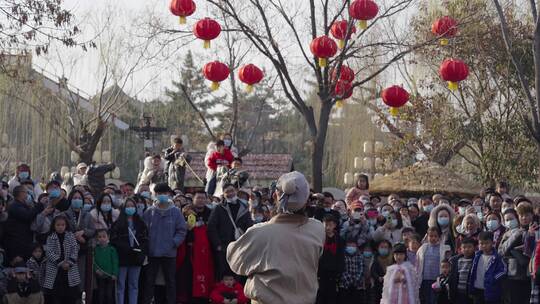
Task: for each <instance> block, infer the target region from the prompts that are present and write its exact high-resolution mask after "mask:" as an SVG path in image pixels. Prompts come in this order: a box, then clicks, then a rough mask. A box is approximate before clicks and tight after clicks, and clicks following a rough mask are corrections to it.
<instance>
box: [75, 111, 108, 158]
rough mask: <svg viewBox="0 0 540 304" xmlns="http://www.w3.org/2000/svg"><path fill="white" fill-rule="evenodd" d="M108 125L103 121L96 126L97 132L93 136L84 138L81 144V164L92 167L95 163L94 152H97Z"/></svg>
mask: <svg viewBox="0 0 540 304" xmlns="http://www.w3.org/2000/svg"><path fill="white" fill-rule="evenodd" d="M106 128H107V124H106V123H105V122H102V121H101V120H100V121H99V122H98V125H97V126H96V130H94V132H93V133H92V135H89V136H84V137H82V138H81V139H80V142H79V150H80V151H79V153H78V154H79V159H80V161H81V162H83V163H85V164H87V165H90V164H91V163H92V162H93V157H94V152H96V148H97V145H98V143H99V141H100V140H101V137H103V134H104V133H105V129H106Z"/></svg>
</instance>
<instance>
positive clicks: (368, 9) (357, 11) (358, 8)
mask: <svg viewBox="0 0 540 304" xmlns="http://www.w3.org/2000/svg"><path fill="white" fill-rule="evenodd" d="M378 13H379V6H377V3H375V2H374V1H372V0H355V1H354V2H353V3H351V6H350V8H349V15H350V16H351V18H353V19H356V20H359V22H358V27H359V28H360V29H362V30H365V29H366V28H367V22H368V20H371V19H373V18H375V17H376V16H377V14H378Z"/></svg>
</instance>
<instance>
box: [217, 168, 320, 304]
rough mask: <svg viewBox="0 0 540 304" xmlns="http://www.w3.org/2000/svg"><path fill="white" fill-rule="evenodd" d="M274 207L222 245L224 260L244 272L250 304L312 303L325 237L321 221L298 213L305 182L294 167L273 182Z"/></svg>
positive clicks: (305, 195)
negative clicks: (265, 217) (276, 199)
mask: <svg viewBox="0 0 540 304" xmlns="http://www.w3.org/2000/svg"><path fill="white" fill-rule="evenodd" d="M277 191H278V193H277V194H278V197H279V203H278V208H279V211H278V212H279V213H278V215H276V216H275V217H274V218H272V219H271V220H270V221H269V222H267V223H261V224H257V225H255V226H253V227H251V228H250V229H248V231H247V232H246V233H245V234H244V235H242V236H241V237H240V238H239V239H238V240H236V241H235V242H232V243H231V244H230V245H229V246H228V248H227V261H228V262H229V264H230V267H231V269H232V270H233V271H234V272H235V273H237V274H238V275H242V276H247V277H248V280H247V282H246V286H245V287H244V291H245V293H246V296H247V297H248V298H250V299H252V303H255V304H282V303H283V304H285V303H287V304H291V303H294V304H313V303H315V299H316V296H317V288H318V283H317V268H318V266H319V258H320V257H321V254H322V252H323V245H324V239H325V232H324V226H323V224H322V223H321V222H319V221H317V220H314V219H309V218H307V217H306V216H305V215H304V208H305V206H306V203H307V200H308V197H309V185H308V183H307V180H306V178H305V177H304V175H302V174H301V173H299V172H291V173H288V174H285V175H283V176H282V177H280V179H279V180H278V183H277Z"/></svg>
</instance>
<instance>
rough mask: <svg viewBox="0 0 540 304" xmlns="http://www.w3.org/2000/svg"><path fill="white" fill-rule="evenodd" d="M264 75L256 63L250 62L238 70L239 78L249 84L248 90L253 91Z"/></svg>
mask: <svg viewBox="0 0 540 304" xmlns="http://www.w3.org/2000/svg"><path fill="white" fill-rule="evenodd" d="M263 77H264V73H263V71H262V70H261V69H259V68H258V67H257V66H256V65H254V64H248V65H245V66H243V67H241V68H240V70H238V78H240V81H242V82H243V83H245V84H247V86H246V91H247V92H248V93H251V92H252V91H253V85H255V84H257V83H259V82H261V80H262V79H263Z"/></svg>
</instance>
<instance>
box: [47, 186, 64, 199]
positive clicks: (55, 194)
mask: <svg viewBox="0 0 540 304" xmlns="http://www.w3.org/2000/svg"><path fill="white" fill-rule="evenodd" d="M61 194H62V192H60V189H56V188H55V189H52V190H51V191H50V192H49V198H52V199H55V198H59V197H60V195H61Z"/></svg>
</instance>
